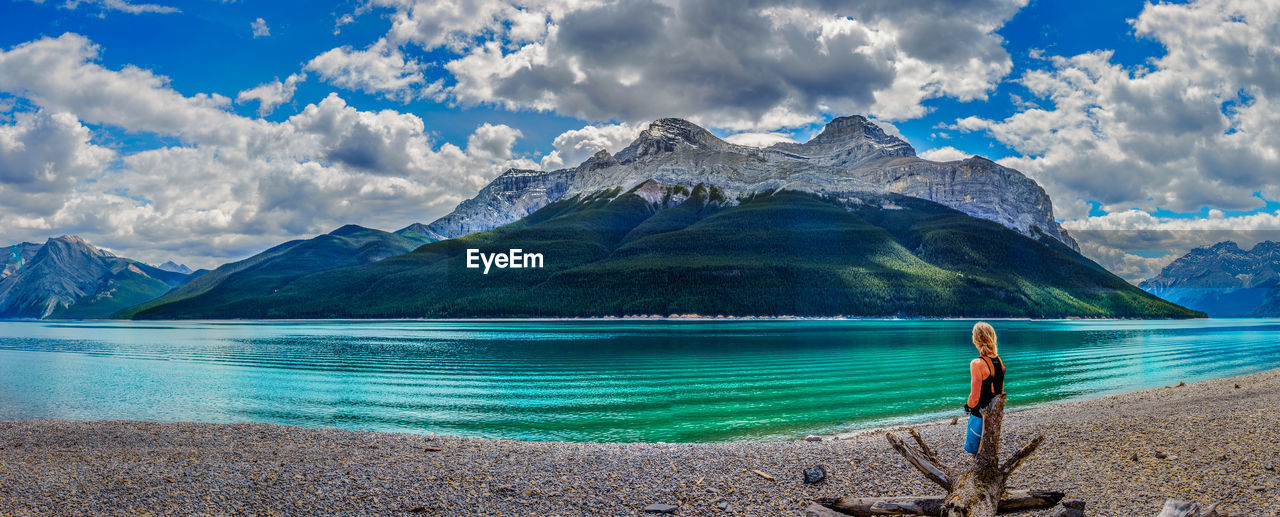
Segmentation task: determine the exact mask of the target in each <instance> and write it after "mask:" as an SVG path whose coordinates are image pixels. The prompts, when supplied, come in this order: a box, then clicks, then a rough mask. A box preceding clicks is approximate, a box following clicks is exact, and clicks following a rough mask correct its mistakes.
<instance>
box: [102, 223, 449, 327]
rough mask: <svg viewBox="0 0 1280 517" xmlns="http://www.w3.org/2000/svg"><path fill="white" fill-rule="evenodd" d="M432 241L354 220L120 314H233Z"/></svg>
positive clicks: (218, 271)
mask: <svg viewBox="0 0 1280 517" xmlns="http://www.w3.org/2000/svg"><path fill="white" fill-rule="evenodd" d="M428 240H429V239H427V238H424V237H421V236H413V235H410V236H405V235H397V234H392V233H388V232H384V231H381V230H375V229H372V228H365V227H362V226H356V225H354V224H349V225H346V226H343V227H341V228H338V229H336V230H334V231H332V232H329V233H326V234H323V235H320V236H317V237H314V238H312V239H307V240H294V241H289V242H286V243H284V244H280V245H278V246H275V247H273V248H271V249H268V250H266V251H264V252H262V253H259V254H257V255H254V256H252V257H249V258H247V259H244V260H241V261H238V262H232V263H229V264H223V265H222V266H219V267H218V268H217V269H214V270H213V271H209V272H206V273H204V274H200V275H198V276H197V275H196V274H193V275H192V276H193V277H195V278H193V279H192V280H191V281H189V282H187V283H186V284H183V285H181V286H179V287H177V288H176V289H174V290H173V291H172V292H169V293H166V294H164V296H160V297H159V298H156V299H153V300H150V301H146V303H141V304H140V305H137V306H134V307H130V308H128V309H126V310H123V311H120V312H119V313H117V314H116V316H117V317H123V318H129V317H135V316H138V317H151V318H157V317H159V318H163V317H192V315H194V314H201V315H204V316H208V317H216V315H220V314H231V313H234V306H235V305H236V303H237V302H238V301H239V300H242V299H245V298H253V297H258V296H265V295H270V294H272V293H274V292H276V291H278V290H280V289H281V288H283V287H285V286H287V285H289V283H290V282H293V281H294V280H296V279H298V278H301V277H303V276H306V275H309V274H312V273H317V272H320V271H326V270H329V269H334V268H341V267H346V266H356V265H360V264H368V263H370V262H375V261H378V260H382V259H384V258H387V257H390V256H393V255H399V254H402V253H406V252H409V251H411V250H413V249H414V248H416V247H418V246H420V245H422V244H423V243H425V242H428Z"/></svg>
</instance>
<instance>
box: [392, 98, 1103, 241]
mask: <svg viewBox="0 0 1280 517" xmlns="http://www.w3.org/2000/svg"><path fill="white" fill-rule="evenodd" d="M649 180H653V181H656V182H658V183H660V184H663V185H668V186H674V185H682V186H685V187H689V188H692V187H693V186H695V185H697V184H705V185H709V186H715V187H718V188H719V189H721V190H722V191H723V192H724V193H725V195H726V196H728V197H729V198H730V199H731V200H732V199H734V198H736V197H738V196H744V195H749V194H753V193H759V192H772V191H776V190H782V189H787V190H798V191H803V192H811V193H817V194H822V195H826V196H833V197H837V198H840V197H847V198H850V199H856V198H860V197H862V196H865V195H866V194H876V193H894V194H902V195H907V196H912V197H918V198H923V199H928V200H930V201H934V202H937V203H940V204H943V205H946V206H949V207H951V208H955V209H957V210H960V211H961V212H964V213H966V214H969V215H972V216H974V217H980V218H983V219H988V220H991V221H995V222H998V223H1000V224H1002V225H1004V226H1006V227H1008V228H1011V229H1014V230H1016V231H1018V232H1020V233H1022V234H1024V235H1027V236H1030V237H1033V238H1037V239H1039V238H1042V237H1044V236H1046V235H1047V236H1049V237H1052V238H1054V239H1057V240H1059V241H1061V242H1062V243H1064V244H1066V245H1067V246H1069V247H1071V248H1072V249H1077V250H1078V249H1079V247H1078V246H1077V245H1076V242H1075V241H1074V240H1073V239H1072V238H1071V237H1070V236H1069V235H1068V234H1067V232H1066V231H1065V230H1063V229H1062V227H1061V226H1059V225H1058V223H1057V222H1056V220H1055V219H1054V217H1053V205H1052V203H1051V202H1050V200H1049V196H1048V195H1047V194H1046V193H1045V192H1044V189H1042V188H1040V186H1039V185H1038V184H1036V182H1035V181H1034V180H1032V179H1030V178H1028V177H1026V176H1024V175H1022V173H1020V172H1018V171H1016V170H1014V169H1010V168H1007V167H1002V166H1000V165H998V164H996V163H995V162H992V161H990V160H986V159H983V158H978V157H973V158H969V159H967V160H961V161H955V162H948V163H938V162H932V161H928V160H924V159H921V158H917V157H916V156H915V150H914V149H912V147H911V145H910V144H908V143H907V142H905V141H903V140H902V139H900V138H897V137H895V136H893V135H890V134H888V133H885V132H884V130H883V129H881V128H880V127H879V126H877V125H876V124H875V123H873V122H871V121H869V120H867V119H866V118H864V117H860V116H852V117H841V118H837V119H835V120H832V121H831V122H830V123H829V124H827V126H826V127H825V128H824V129H823V131H822V132H821V133H819V134H818V135H817V136H815V137H814V138H813V139H812V140H810V141H808V142H805V143H802V144H798V143H779V144H774V145H772V146H770V147H767V148H763V149H761V148H754V147H746V146H741V145H735V144H731V143H729V142H725V141H723V140H721V139H719V138H716V137H715V135H712V134H711V133H710V132H709V131H707V130H706V129H703V128H701V127H699V126H697V125H695V124H692V123H690V122H688V121H685V120H681V119H660V120H657V121H655V122H653V123H652V124H650V125H649V127H648V129H645V130H644V131H642V132H641V133H640V135H639V136H638V137H637V138H636V140H635V141H634V142H632V143H631V145H629V146H627V147H626V148H625V149H623V150H621V151H619V152H618V154H617V156H610V155H609V154H608V153H607V152H604V151H601V152H599V153H597V154H596V155H595V156H593V157H592V158H591V159H589V160H587V161H586V162H584V163H583V164H582V165H579V166H578V167H576V168H574V169H561V170H557V171H550V172H538V171H519V170H512V171H508V172H507V173H506V174H503V175H502V176H500V177H498V179H496V180H494V182H493V183H492V184H490V185H489V186H487V187H485V188H484V189H483V190H481V191H480V193H479V194H478V195H477V196H476V197H475V198H472V199H469V200H467V201H464V202H463V203H462V204H460V205H458V208H457V209H455V210H454V211H453V213H450V214H449V215H446V216H445V217H442V218H440V219H438V220H436V221H435V222H433V223H431V224H429V225H422V224H415V225H412V226H410V227H408V228H405V229H404V230H401V232H409V231H412V232H417V233H420V234H422V235H426V236H428V237H431V238H433V239H447V238H454V237H460V236H463V235H467V234H470V233H474V232H478V231H484V230H488V229H491V228H494V227H496V226H500V225H503V224H507V223H510V222H512V221H515V220H517V219H519V218H521V217H524V216H525V215H528V214H530V213H532V212H533V211H535V210H537V209H538V208H541V207H543V206H545V205H547V204H549V203H551V202H553V201H555V200H556V199H559V198H560V197H563V196H574V195H580V194H591V193H594V192H599V191H601V190H606V189H610V188H615V187H621V188H622V189H623V190H630V189H632V188H635V187H637V186H639V185H641V184H643V183H644V182H646V181H649Z"/></svg>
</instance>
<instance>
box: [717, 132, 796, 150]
mask: <svg viewBox="0 0 1280 517" xmlns="http://www.w3.org/2000/svg"><path fill="white" fill-rule="evenodd" d="M724 140H725V141H726V142H729V143H733V144H738V145H745V146H748V147H760V148H765V147H769V146H771V145H773V144H776V143H779V142H795V141H796V140H795V139H794V138H792V137H791V135H789V134H787V133H734V134H732V135H729V136H727V137H725V138H724Z"/></svg>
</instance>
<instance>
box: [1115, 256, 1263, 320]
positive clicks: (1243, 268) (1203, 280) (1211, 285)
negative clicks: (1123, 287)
mask: <svg viewBox="0 0 1280 517" xmlns="http://www.w3.org/2000/svg"><path fill="white" fill-rule="evenodd" d="M1139 287H1141V288H1142V289H1144V290H1146V291H1147V292H1150V293H1152V294H1155V295H1156V296H1160V297H1161V298H1164V299H1166V300H1169V301H1172V302H1174V303H1178V304H1181V305H1183V306H1186V307H1190V308H1193V309H1196V310H1202V311H1205V312H1206V313H1208V314H1209V315H1210V316H1214V317H1242V316H1257V317H1276V316H1280V243H1277V242H1272V241H1263V242H1260V243H1258V244H1257V245H1256V246H1254V247H1253V249H1250V250H1244V249H1241V248H1240V246H1239V245H1237V244H1236V243H1234V242H1231V241H1226V242H1220V243H1218V244H1215V245H1213V246H1209V247H1204V248H1196V249H1194V250H1191V251H1190V252H1188V253H1187V254H1186V255H1183V256H1182V257H1179V258H1178V259H1177V260H1174V261H1173V262H1171V263H1170V264H1169V265H1168V266H1165V268H1164V269H1162V270H1161V271H1160V274H1158V275H1156V276H1154V277H1152V278H1150V279H1147V280H1145V281H1143V282H1142V284H1140V285H1139Z"/></svg>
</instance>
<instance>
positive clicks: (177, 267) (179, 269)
mask: <svg viewBox="0 0 1280 517" xmlns="http://www.w3.org/2000/svg"><path fill="white" fill-rule="evenodd" d="M156 267H157V268H159V269H163V270H165V271H171V272H174V273H182V274H184V275H190V274H191V273H192V271H191V268H189V267H187V265H186V264H175V263H174V262H173V261H172V260H170V261H168V262H165V263H164V264H160V265H159V266H156Z"/></svg>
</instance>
